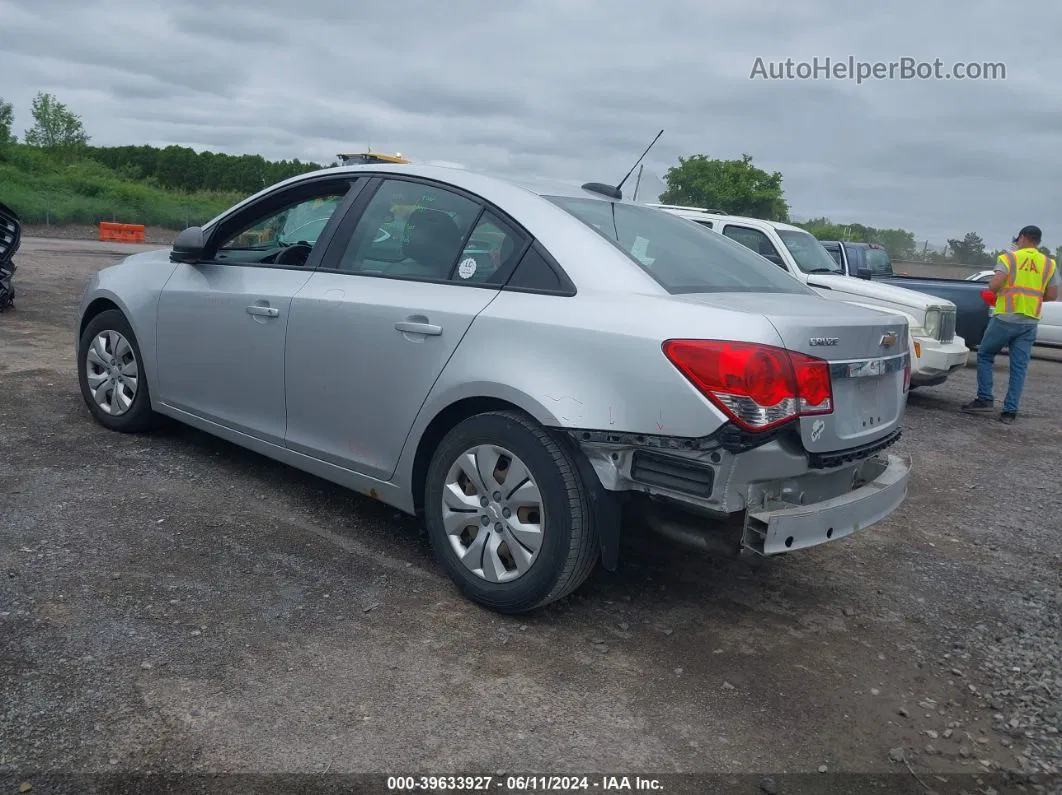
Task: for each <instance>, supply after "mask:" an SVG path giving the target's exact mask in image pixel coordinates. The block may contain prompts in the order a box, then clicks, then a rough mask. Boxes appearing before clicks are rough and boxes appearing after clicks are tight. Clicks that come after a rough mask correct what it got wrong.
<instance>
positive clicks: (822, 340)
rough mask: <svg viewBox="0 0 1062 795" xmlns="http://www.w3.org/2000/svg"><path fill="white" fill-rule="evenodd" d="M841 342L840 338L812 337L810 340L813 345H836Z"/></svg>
mask: <svg viewBox="0 0 1062 795" xmlns="http://www.w3.org/2000/svg"><path fill="white" fill-rule="evenodd" d="M840 341H841V340H840V338H839V337H812V338H811V339H810V340H809V342H811V344H812V345H836V344H837V343H838V342H840Z"/></svg>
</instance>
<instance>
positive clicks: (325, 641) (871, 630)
mask: <svg viewBox="0 0 1062 795" xmlns="http://www.w3.org/2000/svg"><path fill="white" fill-rule="evenodd" d="M137 248H140V247H135V246H121V245H111V246H106V245H103V244H99V243H95V242H85V241H72V240H65V241H60V240H44V239H33V238H27V239H25V240H24V243H23V249H22V251H21V253H20V258H19V260H18V262H19V271H18V273H17V274H16V284H17V288H18V293H19V299H18V308H17V310H15V311H14V312H11V313H5V314H2V315H0V396H2V398H3V399H2V400H0V692H2V693H3V694H4V698H3V700H2V702H0V785H3V783H4V782H16V783H15V784H14V785H13V786H14V788H13V789H7V788H5V789H3V790H2V791H3V792H7V791H12V792H13V791H17V786H18V785H17V782H21V781H24V780H29V781H30V782H31V783H32V780H33V776H34V775H39V774H40V772H41V771H53V772H71V771H82V772H85V771H104V772H107V771H111V772H113V771H132V770H162V771H167V770H169V771H174V770H176V771H225V772H247V771H260V772H320V771H325V770H327V771H330V772H331V773H344V772H390V773H407V772H412V771H420V772H426V773H446V772H454V771H463V772H472V771H479V772H489V773H495V772H514V771H515V772H539V773H564V772H602V773H612V772H616V773H630V774H634V773H646V772H655V773H671V772H690V771H704V772H713V773H726V774H735V775H736V774H741V773H746V774H755V775H753V776H751V777H750V778H748V779H747V781H749V782H751V784H750V788H751V790H756V789H757V788H758V787H760V786H761V785H762V787H763V788H764V789H765V790H766V791H770V790H777V791H781V792H785V791H791V790H787V789H785V787H784V786H783V785H782V783H780V782H781V781H782V780H781V779H778V780H777V781H775V782H774V783H772V782H769V781H762V777H763V776H774V777H778V776H780V775H781V774H784V773H811V774H814V775H815V776H817V778H815V779H813V780H812V783H814V782H820V783H824V782H826V781H827V780H829V779H830V776H829V775H828V774H829V773H835V772H842V771H843V772H849V773H882V774H891V775H892V776H893V778H891V779H888V781H890V782H891V783H892V785H893V786H894V787H895V788H899V787H900V786H901V785H902V786H903V787H905V788H909V791H912V792H914V791H922V789H921V786H922V785H921V784H919V783H918V782H919V781H921V782H924V783H925V784H927V785H930V786H933V787H935V788H946V786H947V785H946V784H945V783H944V781H943V779H948V781H949V782H951V783H952V784H954V783H955V782H961V783H962V784H963V786H966V787H967V788H968V789H969V790H970V791H977V790H978V789H979V787H987V786H988V785H989V783H991V786H992V787H994V788H995V789H996V790H997V791H1000V790H1002V791H1009V789H1008V787H1010V786H1012V785H1011V784H1007V783H1006V777H1005V776H1003V775H1002V773H1001V771H1012V774H1011V777H1010V779H1009V780H1010V781H1011V782H1013V781H1020V780H1022V778H1023V777H1022V776H1020V775H1017V774H1018V773H1019V772H1020V773H1024V774H1045V773H1051V772H1055V773H1057V772H1058V770H1059V768H1060V765H1062V743H1060V735H1059V729H1060V728H1062V715H1060V708H1062V637H1060V636H1062V630H1060V618H1059V616H1060V611H1059V608H1060V607H1062V598H1060V595H1062V587H1060V585H1062V577H1060V575H1062V544H1060V541H1062V533H1060V530H1062V518H1060V517H1062V494H1060V491H1059V487H1058V472H1059V469H1058V462H1059V452H1058V451H1059V447H1060V442H1062V426H1060V424H1059V422H1058V416H1059V408H1060V397H1059V396H1060V395H1062V357H1059V356H1057V355H1054V356H1051V355H1048V356H1046V357H1045V358H1041V359H1038V360H1037V361H1035V362H1034V363H1033V365H1032V370H1031V374H1030V382H1029V385H1028V387H1027V391H1026V395H1025V399H1024V403H1023V407H1022V418H1021V420H1020V421H1019V422H1018V423H1017V424H1015V425H1014V426H1011V427H1007V426H1004V425H1002V424H1000V423H999V422H996V421H994V420H988V419H981V418H970V417H966V416H965V415H962V414H961V413H960V412H959V405H960V403H961V402H963V401H964V400H966V399H968V398H969V397H971V396H972V394H973V388H974V386H973V385H974V374H973V370H972V369H967V370H966V371H965V372H961V373H959V374H957V375H956V376H955V377H954V378H953V379H952V380H951V381H949V383H948V384H946V385H944V386H942V387H935V388H931V389H927V390H924V391H919V392H917V393H914V394H912V396H911V398H910V406H909V410H908V420H907V423H906V433H905V438H904V440H903V441H902V442H901V443H900V445H899V447H900V448H901V449H902V451H903V452H906V453H909V454H911V455H912V456H913V459H914V467H915V471H914V475H913V480H912V486H911V492H910V496H909V498H908V500H907V502H906V503H905V505H904V506H903V507H902V508H901V509H900V510H899V511H898V512H897V513H896V514H894V515H893V516H892V517H891V518H890V520H889V521H887V522H885V523H883V524H881V525H879V526H876V527H874V528H872V529H871V530H868V531H866V532H864V533H862V534H858V535H857V536H855V537H853V538H851V539H848V540H846V541H843V542H839V543H836V544H830V545H826V546H825V547H820V548H817V549H813V550H809V551H805V552H801V553H799V554H794V555H793V556H791V557H788V558H787V559H776V560H772V561H769V562H766V563H760V564H751V563H749V562H747V561H744V560H723V559H713V558H708V557H702V556H698V555H697V554H691V553H690V552H688V551H687V550H685V549H682V548H678V547H675V546H672V545H670V544H668V543H666V542H658V541H656V540H654V539H652V538H645V537H634V536H632V537H631V538H629V539H628V540H627V542H626V543H625V547H624V550H623V555H622V560H621V569H620V570H619V571H618V572H616V573H607V572H599V573H597V574H595V575H594V576H593V577H592V579H591V580H590V581H589V582H588V584H587V585H586V586H585V587H584V588H583V589H582V590H580V591H579V592H578V593H577V594H576V595H575V596H574V597H572V598H570V599H569V600H567V601H565V602H563V603H561V604H558V605H555V606H552V607H550V608H548V609H546V610H544V611H543V612H541V613H539V614H537V615H535V616H533V617H530V618H523V619H507V618H502V617H499V616H496V615H493V614H491V613H487V612H484V611H482V610H479V609H477V608H475V607H474V606H472V605H471V604H470V603H468V602H466V601H464V600H463V599H462V598H460V597H459V596H458V594H457V593H456V591H455V590H454V589H453V588H452V587H451V586H450V584H449V581H448V580H446V579H445V578H444V577H443V576H442V574H441V573H440V571H439V570H438V569H437V567H436V566H435V564H434V562H433V560H432V558H431V554H430V549H429V547H428V544H427V541H426V539H425V537H424V536H423V535H422V534H421V532H420V530H419V528H418V527H417V525H416V523H415V522H414V521H412V520H409V519H405V518H402V517H400V516H398V515H396V514H395V512H394V511H392V510H390V509H387V508H385V507H382V506H380V505H379V504H377V503H373V502H370V501H369V500H368V499H366V498H362V497H359V496H355V495H353V494H350V493H346V492H344V491H342V490H341V489H339V488H337V487H334V486H331V485H329V484H327V483H325V482H323V481H320V480H317V479H315V478H312V477H309V476H305V475H302V474H299V473H297V472H295V471H293V470H290V469H287V468H285V467H283V466H281V465H279V464H274V463H272V462H270V461H268V460H266V459H264V458H261V457H259V456H256V455H254V454H251V453H247V452H243V451H241V450H240V449H238V448H236V447H233V446H231V445H228V444H226V443H223V442H220V441H216V440H213V439H211V438H209V437H207V436H205V435H203V434H200V433H198V432H194V431H191V430H188V429H182V428H174V429H169V430H166V431H163V432H160V433H157V434H155V435H152V436H148V437H128V436H122V435H118V434H113V433H109V432H107V431H105V430H103V429H102V428H100V427H99V426H97V425H96V424H94V423H93V422H92V421H91V420H90V418H89V415H88V413H87V410H86V409H85V408H84V406H83V404H82V402H81V398H80V396H79V394H78V391H77V385H76V378H75V374H74V364H73V344H74V341H73V332H72V323H73V317H74V309H75V306H76V302H77V300H78V298H79V296H80V294H81V291H82V288H83V286H84V284H85V281H86V279H87V277H88V276H89V274H91V273H92V272H93V271H94V270H96V269H98V268H101V267H104V266H106V265H107V264H109V263H111V262H113V261H115V260H116V259H117V258H118V257H119V256H121V255H122V254H125V253H129V252H130V251H132V250H135V249H137ZM1005 370H1006V359H1005V358H1003V359H1001V360H1000V361H999V362H998V363H997V373H998V375H997V378H998V379H1000V383H1002V381H1003V379H1005V377H1006V376H1005ZM1001 394H1002V393H1000V396H1001ZM816 771H819V772H816ZM822 771H826V772H827V775H825V776H823V775H821V772H822ZM986 773H987V774H989V775H988V776H987V777H985V776H983V775H981V774H986ZM978 776H980V779H981V780H982V781H983V784H980V785H979V784H978V783H977V781H978ZM938 777H939V778H938ZM741 781H742V782H745V781H746V779H741ZM1048 786H1049V787H1050V786H1051V784H1050V782H1049V783H1048ZM35 791H45V790H44V789H41V788H38V789H37V790H35Z"/></svg>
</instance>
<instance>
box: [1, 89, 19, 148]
mask: <svg viewBox="0 0 1062 795" xmlns="http://www.w3.org/2000/svg"><path fill="white" fill-rule="evenodd" d="M14 126H15V106H14V105H12V104H11V103H10V102H5V101H4V98H3V97H0V144H6V143H14V142H15V141H16V140H17V139H16V138H15V136H14V135H13V134H12V133H11V128H12V127H14Z"/></svg>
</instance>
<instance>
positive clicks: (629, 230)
mask: <svg viewBox="0 0 1062 795" xmlns="http://www.w3.org/2000/svg"><path fill="white" fill-rule="evenodd" d="M545 198H547V199H549V201H551V202H553V203H554V204H556V205H557V206H559V207H560V208H562V209H563V210H566V211H567V212H569V213H571V214H572V215H573V216H575V217H576V218H578V219H579V220H580V221H582V222H583V223H585V224H586V225H587V226H589V227H590V228H591V229H593V230H594V231H596V232H597V233H598V234H600V235H601V236H602V237H604V238H605V239H606V240H608V241H609V242H611V243H612V244H613V245H615V246H616V247H617V248H619V249H620V250H622V251H623V253H625V254H626V255H627V256H628V257H630V258H631V260H632V261H634V262H635V263H636V264H637V265H639V266H640V267H641V268H642V269H643V270H645V272H646V273H648V274H649V275H650V276H651V277H652V278H653V279H654V280H655V281H656V282H657V283H658V284H659V285H660V286H661V287H663V288H664V289H665V290H667V291H668V292H669V293H671V294H673V295H674V294H679V293H721V292H741V293H796V294H805V295H807V294H812V292H811V290H809V289H808V288H807V287H805V286H804V285H803V284H802V283H801V282H799V281H797V280H796V279H794V278H793V277H792V276H790V275H789V274H788V273H786V272H785V271H783V270H781V269H780V268H779V267H778V266H777V265H774V264H772V263H770V262H768V261H767V260H765V259H764V258H763V257H761V256H760V255H759V254H756V253H754V252H752V251H750V250H749V249H747V248H745V246H743V245H741V244H740V243H735V242H734V241H733V240H730V239H729V238H726V237H724V236H723V235H721V234H719V233H718V232H713V231H712V230H710V229H707V228H705V227H703V226H700V225H699V224H697V223H695V222H693V221H687V220H686V219H684V218H679V217H678V216H676V215H671V214H670V213H667V212H665V211H663V210H657V209H653V208H651V207H644V206H639V205H632V204H624V203H615V202H609V201H602V200H599V199H573V198H567V197H561V196H546V197H545ZM827 259H828V257H827Z"/></svg>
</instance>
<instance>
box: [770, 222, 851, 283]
mask: <svg viewBox="0 0 1062 795" xmlns="http://www.w3.org/2000/svg"><path fill="white" fill-rule="evenodd" d="M778 237H780V238H781V239H782V243H783V244H784V245H785V247H786V248H787V249H789V253H790V254H791V255H792V257H793V261H794V262H796V265H797V267H798V268H800V270H802V271H803V272H804V273H840V272H841V268H840V266H839V265H838V264H837V261H836V260H835V259H834V258H833V257H831V256H830V252H828V251H827V250H826V247H825V246H823V245H822V243H820V242H819V241H818V239H817V238H816V237H815V236H814V235H812V234H811V233H810V232H797V231H796V230H794V229H779V230H778ZM837 256H838V258H839V257H840V253H839V252H838V254H837Z"/></svg>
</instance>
